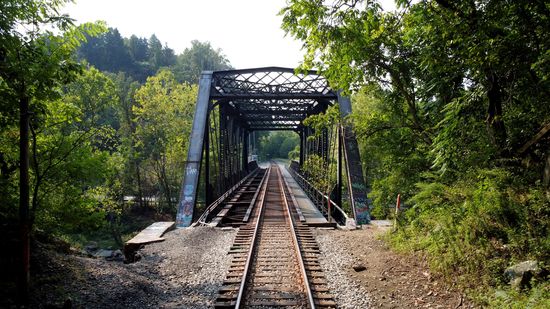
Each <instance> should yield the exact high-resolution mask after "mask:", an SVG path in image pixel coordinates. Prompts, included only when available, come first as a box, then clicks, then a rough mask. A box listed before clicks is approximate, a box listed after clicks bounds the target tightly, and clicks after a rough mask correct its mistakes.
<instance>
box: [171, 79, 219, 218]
mask: <svg viewBox="0 0 550 309" xmlns="http://www.w3.org/2000/svg"><path fill="white" fill-rule="evenodd" d="M211 84H212V72H209V71H206V72H203V73H202V74H201V77H200V80H199V95H198V98H197V105H196V109H195V116H194V118H193V127H192V129H191V138H190V141H189V152H188V153H187V162H186V164H185V165H186V166H185V171H184V176H183V182H182V185H181V190H180V195H179V202H178V212H177V215H176V226H177V227H187V226H189V225H191V222H192V220H193V211H194V208H195V204H196V199H197V191H198V190H197V185H198V182H199V175H200V168H201V160H202V151H203V141H204V133H205V131H206V127H207V123H206V120H207V115H208V105H209V102H210V85H211Z"/></svg>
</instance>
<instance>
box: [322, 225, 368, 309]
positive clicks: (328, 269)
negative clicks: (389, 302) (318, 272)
mask: <svg viewBox="0 0 550 309" xmlns="http://www.w3.org/2000/svg"><path fill="white" fill-rule="evenodd" d="M332 235H333V234H331V231H318V232H317V236H316V239H317V243H319V249H320V250H321V254H320V256H319V262H320V264H321V267H322V268H323V271H324V274H325V277H326V278H327V282H328V286H329V288H330V291H331V293H332V295H334V297H335V299H336V303H337V304H338V308H350V309H352V308H365V309H366V308H369V307H370V306H369V303H370V302H369V297H368V295H367V294H368V292H367V290H366V289H365V288H363V287H362V286H360V285H359V284H358V283H357V282H354V281H353V280H352V279H351V278H350V276H349V274H348V273H349V271H348V268H350V267H351V266H352V265H353V264H354V262H355V260H354V259H353V257H352V256H351V255H350V254H349V250H346V248H345V247H343V246H341V245H340V244H339V243H338V242H335V241H334V239H333V237H332Z"/></svg>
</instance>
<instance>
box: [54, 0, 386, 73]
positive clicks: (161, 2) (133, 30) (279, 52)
mask: <svg viewBox="0 0 550 309" xmlns="http://www.w3.org/2000/svg"><path fill="white" fill-rule="evenodd" d="M385 2H393V1H391V0H386V1H385ZM285 5H286V0H153V1H152V0H76V3H74V4H68V5H67V6H66V7H65V8H64V9H63V10H62V12H63V13H67V14H69V15H70V16H71V17H72V18H74V19H76V21H77V23H82V22H89V21H97V20H103V21H105V22H107V25H108V26H109V27H113V28H117V29H118V30H119V31H120V33H121V34H122V36H124V37H129V36H131V35H132V34H135V35H136V36H138V37H145V38H149V37H150V36H151V35H152V34H155V35H156V36H157V37H158V38H159V40H160V41H161V42H163V44H167V45H168V47H170V48H172V49H173V50H174V51H175V52H176V54H179V53H181V52H182V51H183V50H184V49H185V48H187V47H190V46H191V41H192V40H199V41H201V42H205V41H208V42H210V43H211V45H212V47H214V48H216V49H217V48H221V49H222V52H223V54H224V55H225V56H226V57H227V59H228V60H229V61H230V62H231V65H232V66H233V67H234V68H236V69H246V68H255V67H266V66H280V67H289V68H294V67H296V66H298V64H299V63H300V61H301V60H302V57H303V51H301V46H302V43H301V42H298V41H295V40H294V39H293V38H292V37H291V36H290V35H288V36H285V32H284V31H283V30H282V29H281V19H282V17H281V16H277V13H278V12H279V11H280V10H281V9H282V8H283V7H284V6H285Z"/></svg>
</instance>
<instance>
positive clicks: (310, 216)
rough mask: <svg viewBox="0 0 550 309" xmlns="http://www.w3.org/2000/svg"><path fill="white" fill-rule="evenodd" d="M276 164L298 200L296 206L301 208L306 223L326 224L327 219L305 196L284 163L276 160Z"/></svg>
mask: <svg viewBox="0 0 550 309" xmlns="http://www.w3.org/2000/svg"><path fill="white" fill-rule="evenodd" d="M277 164H278V165H279V166H280V167H281V171H282V173H283V176H284V178H285V180H286V181H287V183H288V185H289V186H290V189H291V190H292V193H293V194H294V197H295V198H296V201H297V202H298V206H299V207H300V209H301V210H302V214H303V215H304V217H305V219H306V223H307V224H311V225H324V224H327V225H328V221H327V219H326V218H325V217H324V216H323V214H321V212H320V211H319V210H318V209H317V207H315V205H313V202H312V201H311V200H310V199H309V197H307V195H306V193H305V192H304V191H303V190H302V189H301V188H300V186H299V185H298V183H297V182H296V181H295V180H294V178H292V175H290V173H289V171H288V170H287V167H286V165H285V164H283V163H281V162H278V163H277Z"/></svg>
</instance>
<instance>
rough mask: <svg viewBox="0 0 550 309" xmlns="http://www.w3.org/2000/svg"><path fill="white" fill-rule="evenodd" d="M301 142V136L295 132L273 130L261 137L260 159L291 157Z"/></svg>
mask: <svg viewBox="0 0 550 309" xmlns="http://www.w3.org/2000/svg"><path fill="white" fill-rule="evenodd" d="M298 144H299V137H298V135H297V134H296V133H294V132H286V131H273V132H269V133H268V134H266V135H261V136H260V137H259V147H258V156H259V157H260V160H265V161H268V160H270V159H276V158H283V159H286V158H288V157H289V153H290V152H291V151H293V150H294V149H295V148H296V146H297V145H298Z"/></svg>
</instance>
